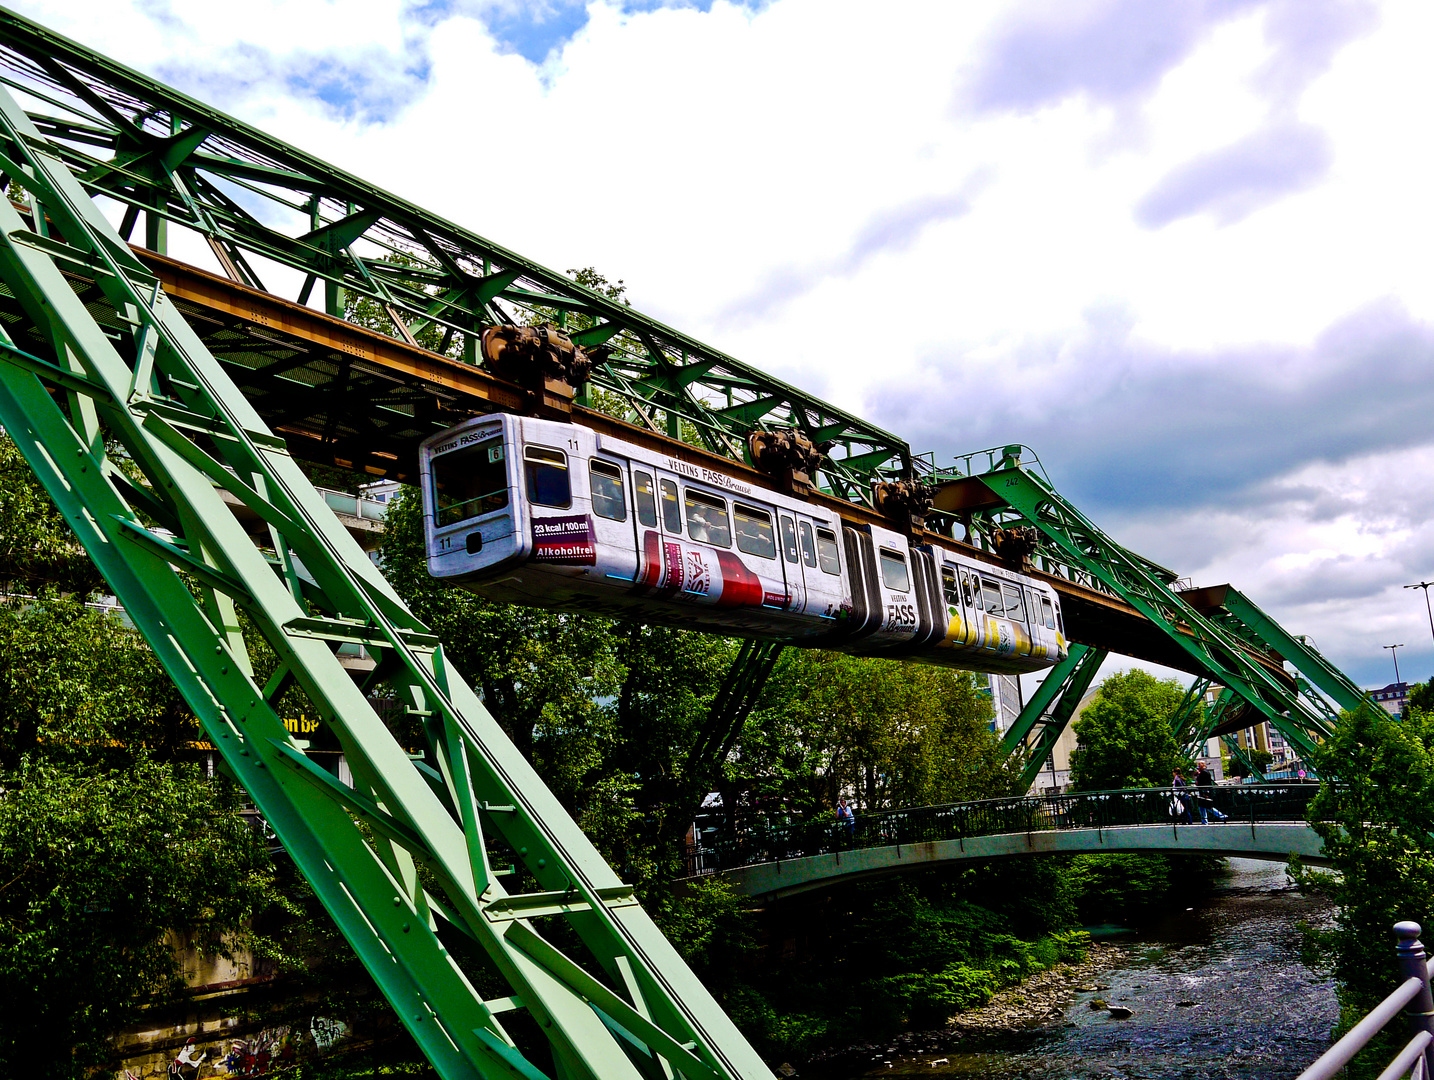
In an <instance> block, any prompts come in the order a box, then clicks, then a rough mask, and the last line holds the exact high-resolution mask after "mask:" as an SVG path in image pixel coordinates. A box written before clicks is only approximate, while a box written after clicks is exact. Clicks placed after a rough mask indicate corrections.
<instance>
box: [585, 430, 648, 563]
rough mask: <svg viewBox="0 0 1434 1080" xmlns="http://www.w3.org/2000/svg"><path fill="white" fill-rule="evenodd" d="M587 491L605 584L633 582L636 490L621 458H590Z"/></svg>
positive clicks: (594, 538) (594, 456)
mask: <svg viewBox="0 0 1434 1080" xmlns="http://www.w3.org/2000/svg"><path fill="white" fill-rule="evenodd" d="M588 494H589V497H590V498H591V500H592V518H591V521H592V533H593V544H594V547H595V548H596V551H597V565H596V567H595V569H596V572H597V575H598V578H599V579H600V580H601V581H602V583H603V584H605V585H618V584H619V583H626V582H632V581H634V580H636V578H637V569H638V560H637V544H636V540H635V533H634V531H633V530H634V517H635V514H634V511H635V504H636V490H635V485H634V484H633V481H632V477H631V475H630V474H629V471H628V463H627V462H626V461H624V460H622V459H621V458H610V457H599V456H597V455H596V454H594V455H593V456H592V457H590V458H589V459H588Z"/></svg>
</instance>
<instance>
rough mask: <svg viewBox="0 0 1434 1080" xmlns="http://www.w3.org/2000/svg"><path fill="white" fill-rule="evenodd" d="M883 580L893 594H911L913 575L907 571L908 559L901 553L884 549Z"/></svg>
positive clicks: (882, 552) (882, 558) (882, 557)
mask: <svg viewBox="0 0 1434 1080" xmlns="http://www.w3.org/2000/svg"><path fill="white" fill-rule="evenodd" d="M881 580H882V581H883V582H885V583H886V587H887V588H888V589H890V590H891V591H892V592H910V591H911V575H910V574H909V573H907V570H906V557H905V556H904V555H902V554H900V553H899V552H896V551H891V550H890V549H888V548H882V549H881Z"/></svg>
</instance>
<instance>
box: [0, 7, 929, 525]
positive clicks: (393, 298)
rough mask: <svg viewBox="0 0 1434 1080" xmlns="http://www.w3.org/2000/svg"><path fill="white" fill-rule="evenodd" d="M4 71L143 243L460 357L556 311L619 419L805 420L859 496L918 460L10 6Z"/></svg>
mask: <svg viewBox="0 0 1434 1080" xmlns="http://www.w3.org/2000/svg"><path fill="white" fill-rule="evenodd" d="M0 81H3V82H4V83H6V84H8V85H9V86H10V87H12V88H13V89H14V90H15V91H16V92H17V93H18V94H19V95H20V97H21V100H23V101H24V102H26V103H27V104H28V105H31V106H32V107H33V108H34V110H35V119H36V122H37V124H39V126H40V127H41V129H42V130H43V132H44V134H45V135H46V137H47V138H48V139H49V140H50V142H51V144H52V146H53V147H54V149H55V152H56V153H57V154H58V155H59V157H60V159H61V160H62V161H63V162H64V163H65V164H66V165H67V166H69V167H70V169H71V170H72V171H73V172H74V173H75V175H76V176H78V178H79V180H80V182H81V184H82V185H83V187H84V188H85V190H86V191H87V192H89V193H90V194H91V195H92V196H97V197H101V198H103V199H104V200H106V201H107V204H108V205H109V206H111V207H113V208H114V213H115V216H116V217H120V218H121V219H122V220H121V222H120V230H119V231H120V233H121V234H122V235H123V236H124V238H125V239H126V240H136V241H138V240H139V239H140V234H139V232H138V229H139V226H140V222H141V219H143V222H144V230H145V231H144V234H143V239H144V243H145V246H146V247H149V248H151V249H154V250H159V251H164V250H165V244H166V239H167V240H168V242H169V243H170V244H171V245H172V244H173V243H175V242H177V240H178V238H179V234H180V233H181V232H183V233H187V234H188V235H189V236H190V237H191V238H192V240H193V241H194V242H195V243H194V245H193V246H196V247H202V246H207V248H208V250H209V252H210V253H211V254H212V256H213V259H214V262H215V263H216V264H217V265H218V266H219V268H220V269H221V270H222V271H223V272H224V273H225V274H226V275H227V276H228V277H230V278H231V279H232V280H234V281H238V282H241V283H243V284H245V285H249V286H253V287H255V288H259V289H263V290H265V291H268V292H273V293H282V291H283V290H282V289H281V283H285V287H286V288H287V291H288V293H289V294H290V295H289V299H293V300H297V301H298V302H299V303H300V304H309V303H314V304H321V306H322V308H323V309H324V310H325V311H327V312H328V313H329V314H331V315H338V316H342V315H344V313H345V311H346V309H347V306H348V304H349V303H351V302H353V301H355V300H362V301H366V302H367V305H366V306H367V308H368V310H369V311H370V312H372V313H374V314H376V315H377V316H378V317H379V318H380V319H382V320H385V321H386V322H387V325H388V332H389V333H391V334H392V336H393V337H395V338H397V339H399V340H402V341H406V342H408V343H410V344H417V343H419V342H420V341H421V342H423V343H424V344H425V345H426V346H427V347H429V348H432V349H434V350H436V351H438V352H441V353H444V354H446V355H449V356H453V357H460V358H463V359H466V360H467V361H468V362H469V363H477V362H478V359H477V358H478V355H479V350H478V349H477V336H478V335H479V334H480V333H481V331H482V330H483V328H485V327H487V326H492V325H494V324H499V323H515V324H531V323H535V322H541V321H547V320H554V321H556V322H557V323H559V324H560V325H563V326H564V327H566V328H567V329H568V330H569V332H570V334H571V336H572V338H573V340H574V341H575V342H577V343H578V344H580V345H583V346H585V347H586V348H588V349H589V350H590V351H592V352H593V354H594V355H595V356H596V357H597V360H598V363H597V364H596V366H595V369H594V372H593V375H592V384H593V385H595V386H597V387H600V388H601V389H602V390H604V391H606V392H607V394H608V395H609V400H610V401H616V402H619V403H620V404H621V407H622V410H623V412H624V415H625V418H626V419H627V420H630V421H632V422H634V423H638V424H641V425H644V426H646V427H649V428H651V429H652V430H654V431H658V432H662V433H664V434H667V435H670V436H673V437H690V436H694V435H695V438H696V439H697V440H698V441H699V442H700V444H701V445H703V446H705V447H706V448H707V449H709V450H713V451H716V452H718V453H721V454H724V455H726V456H729V457H734V458H737V459H739V460H746V455H747V449H746V442H745V438H746V435H747V433H748V431H750V430H751V429H752V428H753V427H756V426H763V427H795V428H799V429H801V430H802V431H804V432H805V433H806V434H807V435H808V436H809V437H810V438H811V439H812V441H813V442H815V443H830V444H831V453H830V457H831V461H830V463H829V465H828V467H827V468H825V469H824V471H823V472H822V474H821V477H822V480H823V482H824V484H825V486H826V488H827V489H828V490H830V491H832V492H833V493H834V494H837V495H839V496H841V497H843V498H846V499H850V500H853V501H856V502H860V503H866V504H869V503H870V499H871V483H872V481H873V480H874V479H877V478H880V477H883V476H897V475H907V474H909V473H910V472H911V470H912V468H913V465H914V463H913V459H912V455H911V451H910V448H909V447H908V446H907V444H906V443H905V442H903V441H902V440H900V439H898V438H896V437H895V436H894V435H891V434H890V433H889V432H886V431H883V430H881V429H880V428H877V427H875V426H873V425H871V424H868V423H866V422H864V421H862V420H860V419H859V418H857V417H855V416H852V415H851V414H849V413H846V412H843V411H842V410H840V409H837V408H835V407H834V406H831V405H828V404H826V403H825V402H822V401H820V400H818V399H817V398H814V397H812V396H810V395H808V394H804V393H803V392H802V391H800V390H798V389H796V388H795V387H792V386H789V385H787V384H786V383H783V382H781V381H779V380H777V379H773V378H771V377H770V376H768V375H765V374H763V373H762V372H761V371H759V370H757V369H756V368H753V367H750V366H748V365H746V364H743V363H741V362H740V361H738V360H736V359H734V358H732V357H730V356H727V355H726V354H724V353H721V352H719V351H717V350H715V349H713V348H710V347H709V346H707V345H704V344H703V343H702V342H700V341H697V340H696V339H694V338H691V337H689V336H687V335H685V334H682V333H679V332H678V331H676V330H673V329H671V328H670V327H667V326H664V325H663V324H661V323H659V322H657V321H656V320H653V319H649V318H647V317H645V316H643V315H641V314H639V313H638V312H636V311H634V310H633V309H632V308H630V307H628V306H626V305H625V304H623V303H620V302H617V301H614V300H612V299H610V298H609V297H607V296H604V295H602V294H601V293H599V292H596V291H594V290H592V289H588V288H585V287H583V286H581V285H578V284H576V283H575V282H574V281H573V280H572V279H571V278H569V277H568V276H566V275H563V274H559V273H556V272H554V271H552V270H548V269H546V268H544V267H542V266H540V265H538V264H537V263H535V262H532V261H531V260H528V259H525V258H523V257H522V256H520V255H518V254H516V253H515V252H512V251H509V250H507V249H506V248H503V247H500V246H499V245H497V244H494V243H492V242H491V241H489V240H486V239H484V238H483V237H481V236H478V235H477V234H475V233H472V232H470V231H468V230H466V229H464V228H462V227H460V226H458V225H455V224H453V223H452V222H449V221H446V220H444V219H442V218H440V217H438V216H436V215H434V214H431V213H429V212H427V211H425V210H423V209H421V208H420V207H418V206H415V205H413V204H412V203H409V202H405V201H404V200H402V199H400V198H397V197H396V196H394V195H391V194H389V193H388V192H386V191H383V190H381V189H380V188H377V187H375V186H374V185H372V184H369V183H366V182H365V181H363V180H360V179H359V178H358V177H355V176H352V175H350V174H348V173H345V172H343V171H342V170H340V169H336V168H334V167H333V166H331V165H328V164H326V163H324V162H322V161H320V160H318V159H317V158H314V157H312V156H310V155H308V154H305V153H303V152H302V151H300V150H298V149H296V148H294V147H292V146H288V145H286V144H284V143H282V142H280V141H279V140H277V139H274V138H272V137H270V136H268V135H265V134H264V133H263V132H261V131H258V130H256V129H254V128H251V127H249V126H248V125H246V124H243V123H240V122H239V121H237V120H234V119H233V118H231V117H228V116H226V115H224V114H223V113H221V112H219V111H217V110H215V109H212V108H210V107H209V106H207V105H204V104H203V103H201V102H198V101H195V100H194V99H193V98H190V97H187V96H186V95H184V94H181V93H179V92H178V91H176V90H173V89H171V88H169V87H167V86H164V85H163V84H161V83H158V82H155V81H154V80H152V79H149V78H147V77H146V76H144V75H141V74H140V73H138V72H136V71H133V70H131V69H129V68H127V67H124V66H123V65H121V64H118V63H115V62H114V61H112V60H109V59H107V58H106V57H103V56H100V55H98V54H96V53H94V52H92V51H90V50H88V49H86V48H84V47H83V46H81V45H78V44H76V43H75V42H72V41H70V40H68V39H67V38H64V37H62V36H60V35H59V34H56V33H54V32H53V31H50V30H48V29H46V28H45V27H43V26H40V25H38V24H36V23H34V22H31V21H29V20H27V19H25V18H23V17H21V16H19V15H16V14H14V13H13V12H9V11H4V10H3V9H0ZM287 283H292V284H291V285H288V284H287Z"/></svg>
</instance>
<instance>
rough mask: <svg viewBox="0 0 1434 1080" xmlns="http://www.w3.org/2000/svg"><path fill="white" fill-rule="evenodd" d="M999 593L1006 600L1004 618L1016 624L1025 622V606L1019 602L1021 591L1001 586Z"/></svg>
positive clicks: (1011, 586)
mask: <svg viewBox="0 0 1434 1080" xmlns="http://www.w3.org/2000/svg"><path fill="white" fill-rule="evenodd" d="M1001 592H1002V594H1003V595H1004V596H1005V598H1006V618H1008V619H1013V620H1015V621H1016V622H1025V621H1026V605H1025V603H1024V602H1023V601H1022V600H1021V590H1020V589H1018V588H1016V587H1015V586H1014V585H1004V584H1003V585H1002V586H1001Z"/></svg>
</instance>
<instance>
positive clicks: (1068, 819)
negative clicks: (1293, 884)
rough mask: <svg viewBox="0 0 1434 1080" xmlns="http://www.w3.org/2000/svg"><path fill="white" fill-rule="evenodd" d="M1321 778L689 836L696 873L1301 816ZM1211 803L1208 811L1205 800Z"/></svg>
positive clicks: (1059, 798)
mask: <svg viewBox="0 0 1434 1080" xmlns="http://www.w3.org/2000/svg"><path fill="white" fill-rule="evenodd" d="M1318 790H1319V787H1318V785H1315V784H1290V785H1273V784H1247V785H1242V786H1239V787H1216V788H1201V789H1198V794H1197V789H1194V788H1188V787H1187V788H1180V789H1175V788H1168V787H1162V788H1123V789H1120V790H1117V791H1083V792H1075V793H1071V794H1066V795H1041V796H1023V797H1020V798H1009V799H982V800H979V801H976V802H965V803H950V804H946V805H943V806H921V807H913V808H909V809H899V810H879V811H874V812H870V813H864V814H860V813H859V814H858V817H857V819H856V821H855V822H854V823H843V822H839V821H836V820H833V819H831V818H829V817H825V816H824V817H822V818H819V819H816V820H804V821H773V820H771V819H770V818H768V819H758V820H749V821H747V822H746V823H744V825H743V826H742V827H741V829H740V830H739V831H738V832H737V833H735V834H728V835H725V836H722V835H719V836H718V837H717V838H716V839H715V840H712V841H709V842H706V843H701V844H696V845H689V848H688V851H687V863H688V871H689V873H690V874H692V875H694V876H695V875H699V874H711V873H717V872H719V871H722V870H731V869H734V868H736V867H739V866H752V865H755V864H757V863H767V862H781V861H784V860H787V859H800V858H805V857H807V856H811V855H826V854H829V853H832V852H837V851H850V850H852V849H855V848H871V847H891V846H894V845H899V844H923V843H935V842H939V841H944V840H963V839H968V838H970V837H976V836H997V835H1000V834H1003V833H1025V832H1038V831H1047V830H1056V829H1105V828H1114V827H1117V826H1130V825H1169V826H1174V827H1176V828H1180V827H1183V826H1186V825H1195V826H1199V825H1200V823H1201V818H1202V816H1205V817H1206V818H1207V819H1208V821H1209V822H1210V823H1211V824H1210V825H1209V826H1206V827H1213V826H1218V825H1219V824H1220V823H1221V818H1223V819H1224V820H1225V821H1226V822H1248V823H1251V824H1254V823H1256V822H1262V821H1303V820H1304V817H1305V808H1306V806H1307V805H1308V803H1309V801H1310V799H1311V798H1313V797H1314V794H1315V792H1317V791H1318ZM1202 806H1203V808H1204V811H1205V813H1204V815H1202V813H1201V808H1202Z"/></svg>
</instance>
